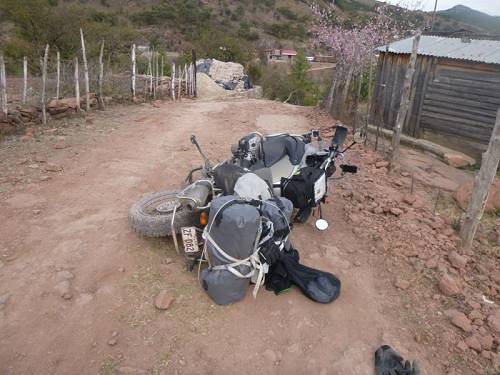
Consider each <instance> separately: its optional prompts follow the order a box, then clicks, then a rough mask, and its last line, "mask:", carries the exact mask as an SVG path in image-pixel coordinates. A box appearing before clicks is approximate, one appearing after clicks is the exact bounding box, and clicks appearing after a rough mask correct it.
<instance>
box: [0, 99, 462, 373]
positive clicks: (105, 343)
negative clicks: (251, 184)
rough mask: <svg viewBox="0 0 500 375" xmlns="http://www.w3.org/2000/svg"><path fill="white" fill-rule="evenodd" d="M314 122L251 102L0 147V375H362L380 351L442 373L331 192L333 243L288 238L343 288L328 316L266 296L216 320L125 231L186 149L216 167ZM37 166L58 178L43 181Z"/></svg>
mask: <svg viewBox="0 0 500 375" xmlns="http://www.w3.org/2000/svg"><path fill="white" fill-rule="evenodd" d="M310 112H311V110H310V109H305V108H299V107H294V106H290V105H282V104H277V103H273V102H266V101H256V100H233V101H228V102H184V103H166V104H161V105H160V106H159V108H156V107H153V106H151V105H138V106H135V107H114V108H111V109H109V110H108V111H106V112H104V113H103V114H100V115H93V116H92V117H91V118H87V120H84V119H76V120H73V121H72V122H71V123H70V125H69V126H68V127H66V128H62V129H59V130H58V131H57V134H64V135H65V136H66V139H65V143H66V146H67V147H65V148H63V149H54V147H53V145H54V142H55V140H54V139H53V138H54V136H53V135H50V134H45V135H44V136H42V137H41V138H40V139H39V141H38V142H36V141H28V142H26V143H20V142H7V143H4V146H3V147H5V148H4V150H3V151H1V152H2V156H4V164H3V167H2V168H5V169H4V170H3V172H4V173H3V177H4V182H5V184H4V185H2V186H9V188H4V189H3V190H2V193H1V195H0V209H1V211H0V212H1V213H0V221H1V223H2V225H1V227H0V238H1V239H2V241H1V243H0V256H1V258H0V259H1V260H2V263H0V295H5V294H8V295H9V298H8V301H7V303H6V304H5V308H4V309H3V310H0V373H1V374H29V373H33V374H69V373H82V374H87V373H88V374H95V373H103V374H111V373H124V374H140V373H152V374H156V373H165V374H176V373H178V374H232V373H236V372H238V373H241V374H255V373H269V374H271V373H275V374H305V373H309V374H343V375H348V374H353V375H354V374H356V375H359V374H371V373H373V352H374V350H375V349H376V348H377V347H378V346H379V345H381V344H384V343H389V344H391V345H393V346H395V348H396V349H398V350H399V351H400V352H401V353H402V354H403V355H405V356H408V357H410V358H418V359H419V360H420V362H421V364H422V367H423V368H424V369H425V370H424V371H423V374H441V373H444V372H443V371H444V370H443V367H442V366H444V365H447V361H448V360H449V358H442V357H441V358H439V357H440V356H441V355H442V350H443V348H433V347H428V346H427V345H426V344H424V343H423V342H422V341H420V342H418V341H419V340H415V335H416V334H418V333H419V332H421V329H422V327H421V325H420V322H418V321H416V320H413V319H412V318H411V316H412V315H411V314H407V313H406V311H408V308H409V306H408V303H411V301H409V300H408V299H407V298H406V297H405V293H404V292H401V291H396V290H395V289H394V288H393V287H392V284H393V281H394V280H393V276H392V274H391V273H390V272H388V271H387V269H386V268H385V265H384V264H383V263H381V262H380V261H379V260H378V259H377V256H376V255H374V254H373V253H372V251H370V246H371V244H369V243H367V242H366V241H364V240H362V239H361V238H358V237H357V236H356V235H355V234H354V232H353V231H352V226H353V224H349V223H348V222H346V220H345V218H344V217H345V215H344V214H343V213H342V208H343V204H344V201H343V198H342V197H341V195H340V190H339V189H336V190H335V192H334V193H333V195H332V199H331V200H332V203H330V204H329V205H328V207H327V208H326V209H325V215H326V216H327V217H328V218H329V220H330V224H331V229H329V230H328V231H327V232H325V233H319V232H317V231H316V230H314V228H313V227H312V224H311V223H309V224H307V225H303V226H297V227H296V228H295V229H294V240H295V244H296V247H297V248H298V249H299V250H300V252H301V255H302V258H303V262H304V263H305V264H307V265H311V266H315V267H318V268H322V269H324V270H327V271H330V272H333V273H335V274H336V275H337V276H339V277H340V279H341V281H342V283H343V284H342V293H341V296H340V298H339V299H338V300H337V301H336V302H335V303H333V304H331V305H319V304H315V303H313V302H311V301H309V300H307V299H306V298H305V297H304V296H303V295H301V294H300V293H299V292H298V291H297V290H292V291H290V292H288V293H286V294H283V295H280V296H275V295H273V294H272V293H270V292H267V291H265V290H261V291H260V292H259V295H258V298H257V300H255V301H254V300H253V299H252V297H251V293H248V295H247V298H246V299H245V300H244V301H243V302H241V303H238V304H236V305H234V306H227V307H220V306H216V305H214V304H213V303H212V302H211V301H210V300H209V298H208V297H207V296H206V295H205V293H204V292H203V291H202V290H201V288H200V287H199V286H198V284H197V280H196V274H195V273H188V272H186V271H185V270H184V267H183V260H182V259H181V258H180V257H178V256H177V255H176V254H175V251H174V249H173V246H172V243H171V241H169V240H149V239H145V238H141V237H140V236H138V235H137V234H135V233H134V232H133V231H132V230H131V229H130V228H129V226H128V224H127V211H128V208H129V207H130V205H131V204H132V203H133V202H134V201H136V200H137V199H138V198H140V196H141V194H143V193H147V192H150V191H158V190H169V189H174V188H176V187H177V186H178V185H179V183H180V182H181V180H182V179H183V178H184V177H185V174H186V172H187V171H188V169H190V168H192V167H194V166H196V165H198V164H199V163H200V157H199V156H198V155H197V153H196V152H195V151H194V148H193V147H192V145H191V144H190V142H189V135H190V134H196V135H197V137H198V140H199V142H200V144H201V145H202V146H204V148H205V149H206V150H207V151H208V154H209V156H210V157H212V158H213V159H217V158H222V157H224V156H226V155H228V153H229V149H230V144H231V143H235V142H236V141H237V139H238V138H239V137H240V136H242V135H244V134H245V133H247V132H249V131H252V130H258V131H262V132H265V133H272V132H275V131H296V132H298V131H302V130H308V129H310V128H312V127H314V125H313V124H309V123H308V119H307V117H305V116H306V115H308V114H310ZM40 155H41V157H40ZM357 155H358V151H353V153H352V159H354V160H353V161H354V162H355V161H356V159H357V158H359V157H358V156H357ZM24 159H27V160H24ZM37 159H38V160H42V159H46V161H47V162H51V163H54V164H57V165H61V166H62V167H63V171H61V172H43V170H44V168H45V167H46V165H47V163H46V162H44V161H40V162H37V161H36V160H37ZM6 163H9V166H7V164H6ZM21 170H22V171H23V172H22V173H21V172H20V171H21ZM362 173H363V171H361V174H362ZM40 176H50V177H52V178H51V179H50V180H48V181H40V179H39V178H40ZM12 178H16V179H17V180H15V181H18V183H17V184H16V185H11V184H8V183H7V182H8V181H12ZM9 179H10V180H9ZM42 179H44V178H42ZM346 179H349V177H346ZM63 270H68V271H70V272H71V274H68V273H65V272H61V271H63ZM71 275H74V278H71ZM65 279H67V282H66V283H65V282H64V280H65ZM61 281H63V283H62V285H61ZM64 284H66V285H64ZM68 284H69V290H68V289H65V290H63V292H64V293H66V294H65V297H66V298H67V299H65V298H62V297H61V288H63V289H64V287H67V286H68ZM161 289H168V290H169V291H171V293H172V294H173V295H174V297H175V300H174V303H173V306H172V308H171V309H170V310H168V311H166V312H160V311H158V310H156V309H155V307H154V306H153V300H154V297H155V295H156V294H157V292H158V291H159V290H161ZM64 293H63V294H64ZM430 315H432V314H431V313H430ZM438 358H439V359H438ZM448 364H449V363H448ZM462 373H464V374H467V373H469V372H468V371H467V370H464V372H462Z"/></svg>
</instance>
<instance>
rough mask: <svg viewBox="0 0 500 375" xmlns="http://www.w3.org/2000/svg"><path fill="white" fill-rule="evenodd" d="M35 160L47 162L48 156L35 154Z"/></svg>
mask: <svg viewBox="0 0 500 375" xmlns="http://www.w3.org/2000/svg"><path fill="white" fill-rule="evenodd" d="M33 160H35V161H36V162H37V163H46V162H47V158H46V157H45V156H43V155H35V157H34V158H33Z"/></svg>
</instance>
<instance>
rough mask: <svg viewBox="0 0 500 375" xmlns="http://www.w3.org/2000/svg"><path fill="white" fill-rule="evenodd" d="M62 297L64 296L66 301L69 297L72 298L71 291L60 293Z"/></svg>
mask: <svg viewBox="0 0 500 375" xmlns="http://www.w3.org/2000/svg"><path fill="white" fill-rule="evenodd" d="M62 298H64V299H65V300H67V301H68V300H70V299H72V298H73V293H71V292H67V293H64V294H63V295H62Z"/></svg>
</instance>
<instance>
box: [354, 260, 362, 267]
mask: <svg viewBox="0 0 500 375" xmlns="http://www.w3.org/2000/svg"><path fill="white" fill-rule="evenodd" d="M353 264H354V265H355V266H356V267H361V264H362V263H361V262H360V261H359V260H355V261H354V263H353Z"/></svg>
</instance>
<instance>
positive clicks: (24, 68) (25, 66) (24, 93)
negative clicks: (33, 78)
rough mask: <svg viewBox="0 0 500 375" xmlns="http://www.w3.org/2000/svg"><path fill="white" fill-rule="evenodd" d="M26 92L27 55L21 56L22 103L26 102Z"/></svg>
mask: <svg viewBox="0 0 500 375" xmlns="http://www.w3.org/2000/svg"><path fill="white" fill-rule="evenodd" d="M27 94H28V57H27V56H24V57H23V96H22V99H21V102H22V104H26V96H27Z"/></svg>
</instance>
